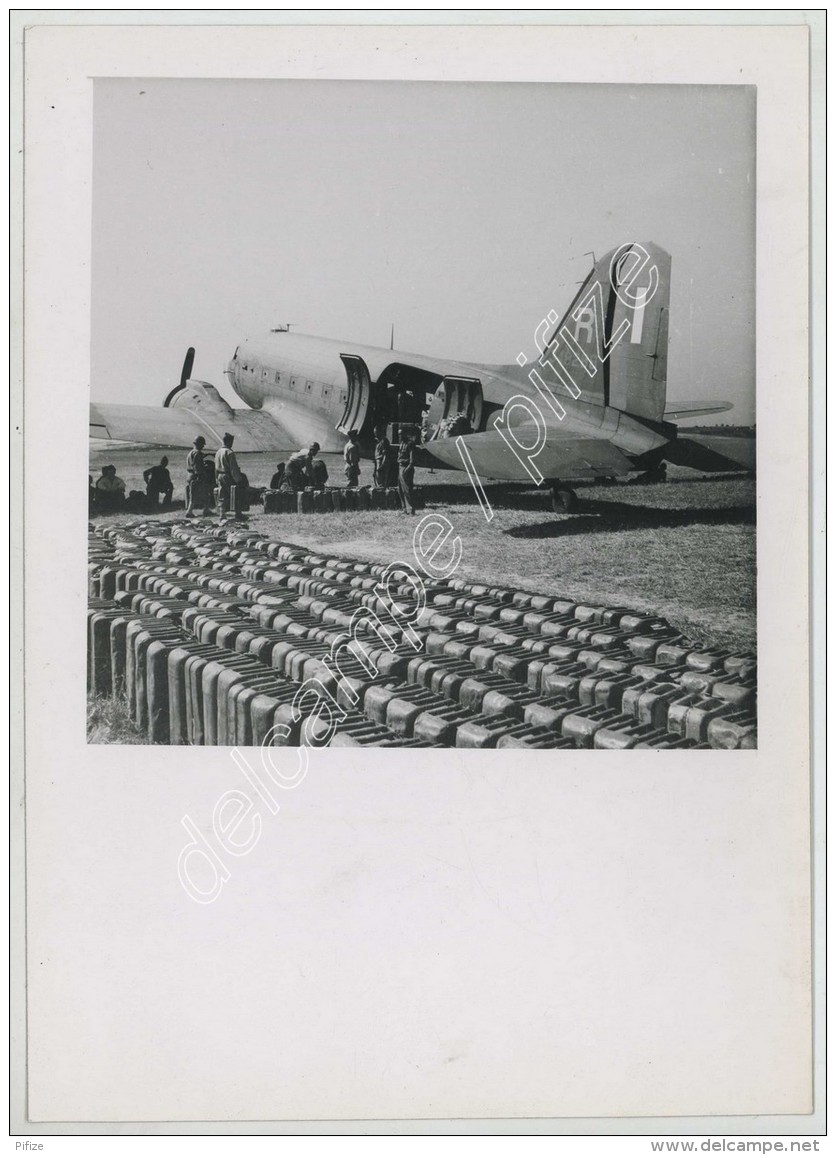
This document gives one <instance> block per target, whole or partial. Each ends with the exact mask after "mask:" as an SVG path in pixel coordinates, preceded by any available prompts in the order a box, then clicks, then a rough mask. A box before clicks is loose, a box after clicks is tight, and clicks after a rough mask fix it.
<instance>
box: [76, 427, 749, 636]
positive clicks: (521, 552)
mask: <svg viewBox="0 0 836 1155" xmlns="http://www.w3.org/2000/svg"><path fill="white" fill-rule="evenodd" d="M160 455H161V454H160V451H159V450H155V449H150V450H149V449H144V450H143V449H137V448H135V447H131V448H110V449H96V450H94V451H93V452H92V453H91V457H90V471H91V473H92V474H93V476H94V477H95V476H97V475H98V472H99V469H100V468H101V466H102V465H103V464H105V463H108V462H112V463H113V464H115V465H116V467H117V471H118V473H119V475H120V476H121V477H122V478H124V480H125V481H126V483H127V485H128V488H129V489H143V488H144V487H143V485H142V470H143V469H144V468H147V466H148V465H151V464H153V463H155V462H156V461H158V460H159V457H160ZM168 456H169V457H170V459H171V465H170V468H171V472H172V478H173V480H174V484H175V508H174V509H173V510H172V511H170V512H166V513H160V514H158V515H157V516H159V517H160V518H161V519H166V520H170V519H176V518H180V517H182V509H183V502H182V496H183V484H184V468H183V460H184V458H185V452H184V451H182V450H172V451H171V452H170V453H169V455H168ZM276 460H277V456H276V455H275V454H263V453H262V454H242V455H241V465H242V468H243V469H244V470H246V472H247V475H248V478H249V481H250V484H251V485H254V486H259V485H265V486H266V485H267V483H268V481H269V479H270V476H271V475H272V472H273V469H274V468H275V464H276ZM325 461H326V462H327V464H328V468H329V471H330V474H331V481H332V482H333V483H334V484H338V485H339V484H342V483H343V477H342V460H341V458H339V457H337V456H336V455H325ZM370 482H371V467H370V465H369V463H367V462H364V463H363V469H362V475H361V483H365V484H369V483H370ZM416 484H417V485H419V486H420V487H421V488H422V491H423V495H424V498H425V501H426V510H427V511H430V510H433V509H436V510H438V511H440V512H442V513H444V515H445V516H446V517H448V518H449V519H450V521H451V522H452V524H453V526H454V528H455V531H456V533H457V534H458V535H459V536H460V537H461V540H462V550H463V554H462V563H461V566H460V567H459V571H458V573H459V574H460V575H461V576H465V577H470V578H473V579H476V580H478V581H484V580H488V579H489V580H490V581H492V582H496V583H497V584H501V585H508V586H514V587H518V588H521V589H528V590H533V591H536V592H538V593H546V594H548V593H554V594H556V595H557V594H566V595H567V596H569V597H572V598H576V599H578V600H592V601H596V602H599V603H604V604H607V605H620V606H628V607H631V608H634V609H638V610H649V611H652V612H655V613H659V614H661V615H663V616H664V617H666V618H667V619H668V620H669V621H670V622H671V623H672V624H673V625H675V626H677V627H678V628H680V629H682V630H683V631H685V632H686V633H688V634H690V635H691V636H692V637H695V638H697V639H698V640H700V641H705V642H710V643H714V644H718V645H722V646H724V647H729V648H745V649H754V648H755V642H756V629H755V592H756V555H755V482H754V480H752V479H750V478H746V477H741V476H701V475H699V474H694V473H692V472H691V471H689V470H684V469H682V470H679V469H677V468H676V467H674V466H671V467H669V479H668V481H666V482H664V483H661V484H654V485H633V484H616V485H608V486H597V485H591V484H590V485H581V484H579V485H577V486H576V489H577V493H578V498H579V501H578V507H577V512H576V513H573V514H570V515H558V514H555V513H553V512H552V509H551V505H550V501H549V497H548V495H547V494H546V493H543V492H538V491H537V490H535V489H533V488H531V487H525V486H514V485H508V484H506V483H503V484H501V485H500V484H496V483H493V484H487V485H486V490H487V492H488V496H489V498H490V501H491V504H492V505H493V508H494V516H493V518H492V520H491V522H490V523H488V522H487V521H486V519H485V517H484V515H483V513H482V510H481V508H480V506H479V504H478V502H477V500H476V496H475V494H474V492H473V490H472V488H471V487H470V485H469V484H467V481H466V478H464V475H463V474H461V473H453V472H431V471H430V470H426V469H419V470H416ZM178 497H179V498H180V500H179V502H178V501H177V498H178ZM178 507H179V508H178ZM111 516H113V517H114V518H115V519H117V520H124V517H125V515H124V514H120V515H111ZM419 516H420V515H419ZM417 521H418V517H416V518H411V517H407V516H405V515H403V514H401V513H399V512H396V511H386V512H382V511H375V512H368V513H345V514H340V513H333V514H312V515H301V514H280V515H274V514H270V515H266V514H264V513H262V512H261V510H260V507H256V508H255V509H253V511H252V512H251V514H250V516H249V517H248V519H247V524H248V525H249V526H251V527H252V528H253V529H254V530H256V531H258V532H259V533H264V534H266V535H269V536H272V537H276V538H277V539H280V540H282V541H287V542H294V543H297V544H299V545H303V546H311V547H315V548H316V549H317V550H321V549H326V548H328V549H332V550H333V551H334V552H335V553H342V554H346V555H351V556H354V557H357V558H360V559H363V560H375V561H390V560H391V561H393V560H400V561H412V560H413V550H412V535H413V532H414V529H415V525H416V523H417Z"/></svg>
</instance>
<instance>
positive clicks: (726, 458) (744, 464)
mask: <svg viewBox="0 0 836 1155" xmlns="http://www.w3.org/2000/svg"><path fill="white" fill-rule="evenodd" d="M665 460H666V461H670V462H671V463H672V464H673V465H684V466H687V468H688V469H699V470H702V471H703V472H704V473H737V472H738V471H739V470H742V469H746V470H752V469H754V468H755V439H754V437H707V436H703V435H701V434H700V435H697V434H694V436H693V437H677V438H675V439H674V440H673V441H671V443H670V444H669V445H668V447H667V449H666V450H665Z"/></svg>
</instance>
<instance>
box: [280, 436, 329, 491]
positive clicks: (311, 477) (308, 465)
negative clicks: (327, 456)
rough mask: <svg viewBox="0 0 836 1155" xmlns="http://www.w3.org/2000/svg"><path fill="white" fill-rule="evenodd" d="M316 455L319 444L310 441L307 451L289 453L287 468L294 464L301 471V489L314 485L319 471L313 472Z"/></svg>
mask: <svg viewBox="0 0 836 1155" xmlns="http://www.w3.org/2000/svg"><path fill="white" fill-rule="evenodd" d="M317 453H319V442H318V441H312V442H311V443H310V445H309V446H308V448H307V449H297V450H296V452H295V453H291V455H290V457H289V458H288V461H287V465H288V467H290V464H291V462H296V463H297V464H298V465H299V467H300V469H301V472H302V476H303V478H304V481H303V483H302V486H301V488H304V487H305V486H307V485H310V486H314V485H316V481H317V476H318V472H319V471H317V470H314V467H313V466H314V458H315V457H316V455H317ZM326 476H327V470H326Z"/></svg>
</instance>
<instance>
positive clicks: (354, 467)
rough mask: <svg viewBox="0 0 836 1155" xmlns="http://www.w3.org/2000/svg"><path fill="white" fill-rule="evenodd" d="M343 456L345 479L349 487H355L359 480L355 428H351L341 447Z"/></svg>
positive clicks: (358, 458)
mask: <svg viewBox="0 0 836 1155" xmlns="http://www.w3.org/2000/svg"><path fill="white" fill-rule="evenodd" d="M343 457H344V458H345V480H346V485H347V487H348V488H349V489H356V488H357V486H358V484H359V482H360V446H359V444H358V437H357V430H356V429H352V430H351V431H350V432H349V434H348V441H347V442H346V444H345V449H343Z"/></svg>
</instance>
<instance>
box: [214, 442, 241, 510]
mask: <svg viewBox="0 0 836 1155" xmlns="http://www.w3.org/2000/svg"><path fill="white" fill-rule="evenodd" d="M234 440H235V438H234V437H233V435H232V434H231V433H225V434H224V444H223V449H219V450H218V452H217V453H216V454H215V480H216V481H217V485H218V514H219V515H220V518H221V520H223V516H224V514H225V513H227V512H228V511H229V506H230V500H231V497H232V487H233V485H240V484H241V470H240V468H239V467H238V462H237V460H236V458H235V454H234V453H233V452H232V443H233V441H234ZM235 516H236V517H240V516H241V515H240V514H236V515H235Z"/></svg>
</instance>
